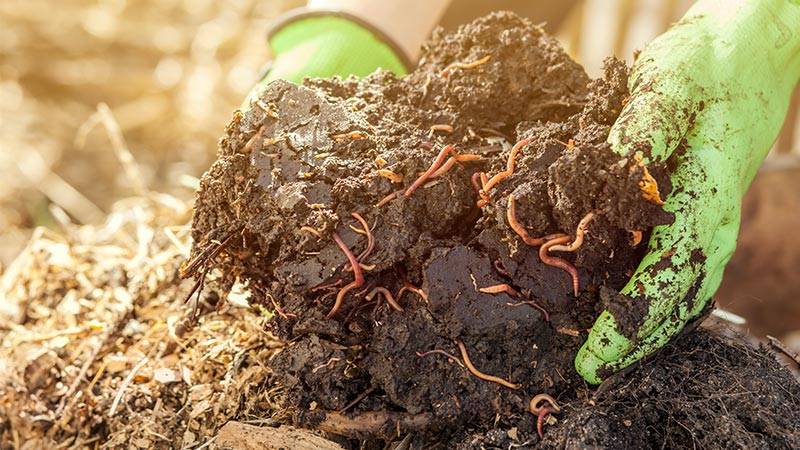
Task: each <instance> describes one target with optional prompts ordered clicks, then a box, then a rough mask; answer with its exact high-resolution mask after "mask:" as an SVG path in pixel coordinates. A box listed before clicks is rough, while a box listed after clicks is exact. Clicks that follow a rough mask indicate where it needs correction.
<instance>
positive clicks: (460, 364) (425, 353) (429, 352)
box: [417, 348, 466, 369]
mask: <svg viewBox="0 0 800 450" xmlns="http://www.w3.org/2000/svg"><path fill="white" fill-rule="evenodd" d="M433 354H438V355H444V356H446V357H447V358H449V359H450V360H451V361H453V362H454V363H456V364H458V365H459V366H460V367H461V368H462V369H466V367H464V364H463V363H462V362H461V360H460V359H458V358H456V357H455V356H453V355H451V354H450V353H447V352H446V351H444V350H441V349H438V348H435V349H433V350H428V351H427V352H417V356H418V357H420V358H424V357H426V356H429V355H433Z"/></svg>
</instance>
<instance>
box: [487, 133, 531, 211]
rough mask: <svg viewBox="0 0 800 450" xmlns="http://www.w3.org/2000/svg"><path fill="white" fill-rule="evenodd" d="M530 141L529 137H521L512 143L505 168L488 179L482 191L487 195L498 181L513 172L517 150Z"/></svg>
mask: <svg viewBox="0 0 800 450" xmlns="http://www.w3.org/2000/svg"><path fill="white" fill-rule="evenodd" d="M530 142H531V140H530V138H525V139H522V140H521V141H519V142H517V143H516V144H514V147H512V148H511V152H510V153H509V154H508V161H507V162H506V170H503V171H501V172H498V173H497V174H495V176H493V177H492V178H490V179H489V181H487V182H486V183H485V184H484V185H483V189H482V192H483V194H485V195H486V196H487V197H488V196H489V191H491V190H492V188H494V187H495V186H496V185H497V184H498V183H500V182H501V181H503V180H505V179H506V178H508V177H510V176H511V175H513V174H514V168H515V167H516V158H517V155H518V154H519V152H520V151H521V150H522V148H523V147H525V146H526V145H528V144H529V143H530Z"/></svg>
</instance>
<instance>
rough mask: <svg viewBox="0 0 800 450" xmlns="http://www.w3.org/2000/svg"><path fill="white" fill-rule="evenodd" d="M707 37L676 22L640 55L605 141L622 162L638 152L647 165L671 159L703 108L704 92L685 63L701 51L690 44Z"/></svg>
mask: <svg viewBox="0 0 800 450" xmlns="http://www.w3.org/2000/svg"><path fill="white" fill-rule="evenodd" d="M697 28H699V29H697ZM705 34H706V32H705V30H704V29H703V28H702V27H699V25H697V24H695V23H693V22H686V23H679V24H678V25H676V26H674V27H673V28H671V29H670V30H669V31H667V32H666V33H664V34H662V35H661V36H659V37H658V38H657V39H655V40H654V41H652V42H651V43H650V44H648V45H647V47H646V48H645V49H644V50H643V51H642V52H641V54H640V55H639V57H638V58H637V59H636V62H635V63H634V66H633V69H632V70H631V76H630V78H629V81H628V85H629V88H630V101H629V102H628V103H627V104H626V105H625V107H624V108H623V110H622V112H621V114H620V116H619V118H618V119H617V121H616V122H615V123H614V126H613V127H612V128H611V131H610V133H609V136H608V143H609V144H610V145H611V148H612V150H613V151H615V152H616V153H617V154H619V155H620V156H624V157H628V156H631V155H633V154H634V153H636V152H641V155H642V156H643V159H644V162H645V163H648V162H651V161H664V160H666V159H667V158H669V156H670V155H672V152H673V151H674V150H675V149H676V148H677V146H678V145H679V144H680V142H681V140H682V139H683V138H684V137H685V136H686V135H687V133H689V132H690V130H691V128H692V126H693V122H694V117H696V115H697V112H698V111H699V110H700V108H701V102H700V101H699V100H698V99H700V98H701V95H702V90H701V89H700V88H699V87H698V86H697V82H696V81H695V78H696V73H693V72H694V70H692V68H691V67H687V64H686V61H693V60H696V59H697V57H698V55H697V53H698V52H702V51H705V50H704V49H703V47H702V46H697V45H691V44H692V41H693V40H696V39H698V38H699V37H701V36H704V35H705Z"/></svg>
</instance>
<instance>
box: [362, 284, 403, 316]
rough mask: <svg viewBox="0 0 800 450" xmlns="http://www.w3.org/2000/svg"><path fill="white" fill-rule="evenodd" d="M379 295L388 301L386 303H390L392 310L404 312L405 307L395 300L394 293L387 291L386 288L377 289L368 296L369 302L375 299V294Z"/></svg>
mask: <svg viewBox="0 0 800 450" xmlns="http://www.w3.org/2000/svg"><path fill="white" fill-rule="evenodd" d="M378 293H381V294H383V298H385V299H386V302H387V303H389V305H390V306H391V307H392V308H394V309H395V310H396V311H400V312H402V311H403V307H402V306H400V305H399V304H398V303H397V302H396V301H395V300H394V297H393V296H392V293H391V292H389V290H388V289H386V288H385V287H376V288H375V289H373V290H372V291H371V292H370V293H369V294H367V297H366V299H367V301H371V300H372V299H373V298H374V297H375V294H378Z"/></svg>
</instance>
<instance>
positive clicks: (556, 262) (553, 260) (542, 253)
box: [539, 234, 580, 297]
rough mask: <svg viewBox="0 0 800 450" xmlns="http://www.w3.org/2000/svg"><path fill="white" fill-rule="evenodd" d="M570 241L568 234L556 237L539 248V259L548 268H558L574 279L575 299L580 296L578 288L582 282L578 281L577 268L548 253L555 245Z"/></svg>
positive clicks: (573, 290)
mask: <svg viewBox="0 0 800 450" xmlns="http://www.w3.org/2000/svg"><path fill="white" fill-rule="evenodd" d="M569 241H570V237H569V236H567V235H566V234H562V235H560V237H555V238H553V239H550V240H549V241H547V242H545V243H544V244H542V246H541V247H539V259H541V260H542V262H543V263H545V264H547V265H548V266H553V267H558V268H559V269H561V270H564V271H565V272H567V273H569V275H570V276H571V277H572V292H573V293H574V294H575V297H577V296H578V286H579V285H580V280H579V279H578V269H576V268H575V266H573V265H572V264H570V263H568V262H567V261H565V260H563V259H561V258H557V257H555V256H550V254H549V253H548V251H549V250H550V248H551V247H553V246H555V245H561V244H566V243H567V242H569Z"/></svg>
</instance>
